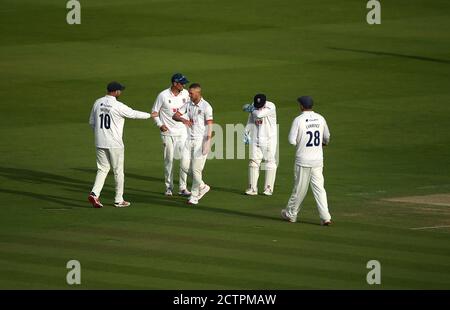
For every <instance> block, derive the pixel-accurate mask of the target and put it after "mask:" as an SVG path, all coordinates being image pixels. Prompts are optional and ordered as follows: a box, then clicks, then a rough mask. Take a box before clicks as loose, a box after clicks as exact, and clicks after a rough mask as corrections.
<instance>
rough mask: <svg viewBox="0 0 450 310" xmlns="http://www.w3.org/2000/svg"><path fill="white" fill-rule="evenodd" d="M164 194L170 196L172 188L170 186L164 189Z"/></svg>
mask: <svg viewBox="0 0 450 310" xmlns="http://www.w3.org/2000/svg"><path fill="white" fill-rule="evenodd" d="M164 195H166V196H172V195H173V194H172V190H171V189H170V188H168V189H166V191H165V192H164Z"/></svg>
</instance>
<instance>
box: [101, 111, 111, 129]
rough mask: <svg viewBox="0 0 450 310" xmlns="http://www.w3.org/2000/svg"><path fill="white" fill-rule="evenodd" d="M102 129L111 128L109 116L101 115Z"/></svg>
mask: <svg viewBox="0 0 450 310" xmlns="http://www.w3.org/2000/svg"><path fill="white" fill-rule="evenodd" d="M99 116H100V128H103V127H105V128H106V129H109V128H111V116H109V114H100V115H99Z"/></svg>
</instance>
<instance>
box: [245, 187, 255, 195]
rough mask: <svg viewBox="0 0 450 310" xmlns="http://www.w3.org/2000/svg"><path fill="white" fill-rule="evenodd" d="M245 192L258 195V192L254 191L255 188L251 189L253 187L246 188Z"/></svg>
mask: <svg viewBox="0 0 450 310" xmlns="http://www.w3.org/2000/svg"><path fill="white" fill-rule="evenodd" d="M245 194H246V195H249V196H256V195H258V192H257V191H255V190H253V188H248V189H247V190H246V191H245Z"/></svg>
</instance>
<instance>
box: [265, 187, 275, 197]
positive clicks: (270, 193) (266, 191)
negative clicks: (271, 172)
mask: <svg viewBox="0 0 450 310" xmlns="http://www.w3.org/2000/svg"><path fill="white" fill-rule="evenodd" d="M263 194H264V195H266V196H272V194H273V191H272V190H271V189H270V187H266V189H265V190H264V192H263Z"/></svg>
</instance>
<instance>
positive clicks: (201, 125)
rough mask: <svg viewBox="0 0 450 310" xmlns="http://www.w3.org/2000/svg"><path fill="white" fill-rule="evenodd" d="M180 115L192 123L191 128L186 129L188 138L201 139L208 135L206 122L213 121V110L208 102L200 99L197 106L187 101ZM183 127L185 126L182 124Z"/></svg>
mask: <svg viewBox="0 0 450 310" xmlns="http://www.w3.org/2000/svg"><path fill="white" fill-rule="evenodd" d="M180 113H182V114H183V115H184V116H185V117H187V118H188V119H189V120H190V121H191V122H192V127H191V128H188V136H189V138H191V139H195V138H201V137H204V136H206V135H207V134H208V126H207V124H206V122H207V121H209V120H212V119H213V109H212V107H211V105H210V104H209V103H208V101H206V100H205V99H203V98H202V99H200V101H199V102H198V104H195V103H194V102H192V101H191V100H189V102H188V103H187V105H186V106H185V108H184V109H183V110H180ZM181 124H183V123H181ZM183 126H185V125H184V124H183ZM185 127H186V126H185Z"/></svg>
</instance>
